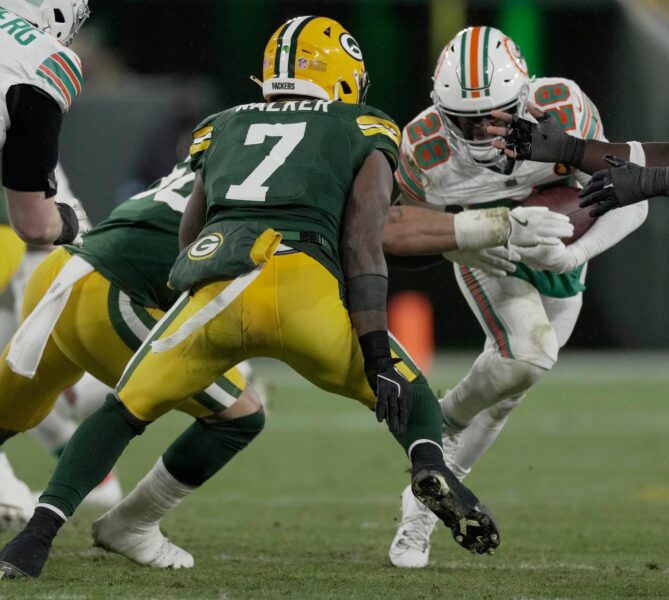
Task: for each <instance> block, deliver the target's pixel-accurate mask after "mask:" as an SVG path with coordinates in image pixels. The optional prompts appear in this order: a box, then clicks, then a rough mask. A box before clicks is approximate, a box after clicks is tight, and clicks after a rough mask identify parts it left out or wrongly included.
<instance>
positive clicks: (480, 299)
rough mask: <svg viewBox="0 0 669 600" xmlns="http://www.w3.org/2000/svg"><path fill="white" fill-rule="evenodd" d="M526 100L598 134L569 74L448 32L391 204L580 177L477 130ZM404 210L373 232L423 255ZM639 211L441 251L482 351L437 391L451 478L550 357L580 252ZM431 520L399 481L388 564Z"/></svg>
mask: <svg viewBox="0 0 669 600" xmlns="http://www.w3.org/2000/svg"><path fill="white" fill-rule="evenodd" d="M528 99H529V100H531V101H532V102H534V103H535V104H537V105H538V106H540V107H541V108H542V110H544V111H546V112H548V113H550V114H551V115H552V117H553V118H554V119H555V120H556V122H557V123H559V125H560V127H561V128H562V129H563V130H564V131H565V132H567V133H568V134H570V135H571V136H576V137H579V138H595V139H600V140H604V137H603V135H604V134H603V126H602V122H601V118H600V116H599V113H598V111H597V109H596V107H595V105H594V104H593V103H592V101H591V100H590V99H589V98H588V96H587V95H586V94H585V93H584V92H583V91H582V90H581V89H580V88H579V86H578V85H577V84H576V83H575V82H573V81H571V80H569V79H564V78H561V77H540V78H533V79H530V78H529V76H528V72H527V65H526V63H525V60H524V58H523V56H522V54H521V52H520V50H519V48H518V47H517V46H516V44H515V43H514V42H513V40H511V39H510V38H509V37H507V36H506V35H504V34H503V33H502V32H501V31H499V30H497V29H494V28H492V27H469V28H467V29H465V30H463V31H461V32H460V33H458V34H457V35H456V36H455V38H454V39H453V40H451V41H450V42H449V43H448V44H447V45H446V47H445V48H444V50H443V52H442V54H441V56H440V58H439V60H438V63H437V66H436V70H435V74H434V88H433V92H432V105H431V106H429V107H428V108H426V109H425V110H424V111H423V112H421V113H420V114H419V115H418V116H417V117H416V118H415V119H414V120H413V121H411V122H410V123H409V124H408V125H407V126H406V128H405V129H404V132H403V137H402V146H401V150H400V163H399V168H398V170H397V172H396V178H397V182H398V183H399V185H400V188H401V190H402V194H403V196H402V202H403V203H405V204H414V205H418V206H422V207H426V208H425V209H423V210H422V214H423V218H424V220H425V221H427V223H428V226H429V224H430V222H431V221H432V215H433V214H434V211H431V210H427V208H433V209H437V210H439V211H443V210H444V209H445V208H446V209H449V208H451V209H452V208H456V209H463V208H464V209H465V214H466V213H467V212H475V211H472V210H471V209H473V208H479V207H485V206H491V205H492V206H500V205H504V206H514V205H517V204H518V203H520V202H522V201H523V200H525V199H526V198H527V197H528V196H529V195H530V194H531V193H532V191H533V190H534V189H535V188H537V187H541V186H546V185H573V179H574V178H575V179H576V180H577V181H579V182H581V183H585V182H586V181H587V180H588V176H587V175H585V174H583V173H581V172H578V171H574V169H572V168H568V167H566V166H565V165H563V164H561V163H559V162H557V163H556V162H552V163H550V164H546V163H539V162H533V161H528V160H516V161H513V160H511V161H510V160H507V157H506V156H504V155H503V154H501V153H500V151H499V149H498V148H497V147H495V146H494V145H493V144H492V141H493V137H494V136H493V135H491V134H489V133H488V131H487V130H486V128H487V127H488V126H491V125H500V124H503V121H498V120H497V119H496V118H495V116H494V115H492V114H491V112H492V111H493V110H495V109H498V110H504V111H506V112H507V113H513V114H517V115H519V116H524V115H526V103H527V101H528ZM413 208H414V211H417V210H418V209H416V208H415V207H413ZM406 209H407V207H405V206H400V207H396V208H394V209H393V210H395V211H396V212H397V213H398V214H397V215H396V216H395V219H394V223H392V224H390V225H389V226H388V227H387V232H386V236H385V238H384V243H385V244H386V246H387V247H389V248H391V251H392V252H393V253H394V254H417V253H420V252H421V250H423V247H422V245H424V246H426V247H429V249H430V250H431V251H432V252H434V251H443V250H447V249H448V248H447V247H439V246H438V245H436V246H435V245H434V244H433V241H434V240H433V239H432V237H430V236H429V235H424V236H414V237H413V239H412V240H411V244H410V245H408V244H405V243H404V240H403V238H402V237H401V236H400V235H398V234H396V233H394V231H399V232H401V229H402V211H405V210H406ZM646 210H647V209H646V207H645V206H644V205H638V208H632V210H630V211H628V212H621V211H618V212H619V214H618V215H615V216H614V215H613V214H611V215H606V217H608V218H601V219H599V220H598V221H597V222H596V223H595V224H594V226H593V227H592V228H591V229H590V230H589V231H588V232H587V233H586V234H585V235H583V236H582V237H581V238H580V239H579V240H577V241H576V242H574V243H572V244H570V245H568V246H565V245H564V244H562V243H558V244H553V245H550V246H549V245H545V244H544V245H541V246H537V247H536V248H523V247H521V246H516V247H515V248H514V247H513V245H512V250H514V251H515V252H516V256H515V257H511V256H509V255H508V254H507V253H508V251H509V250H508V249H507V248H499V249H497V251H496V255H494V256H493V258H494V259H495V261H496V262H494V264H492V265H491V259H490V256H489V255H488V254H487V253H484V254H482V253H474V254H472V253H462V252H459V253H457V254H451V255H450V256H451V258H452V260H453V261H454V270H455V277H456V279H457V282H458V285H459V287H460V290H461V292H462V294H463V295H464V297H465V298H466V300H467V302H468V304H469V306H470V308H471V310H472V312H473V313H474V315H475V316H476V318H477V320H478V321H479V323H480V325H481V328H482V329H483V332H484V333H485V345H484V348H483V351H482V353H481V354H480V356H479V357H478V358H477V359H476V360H475V362H474V364H473V365H472V367H471V369H470V371H469V372H468V373H467V375H466V376H465V377H464V378H463V379H462V380H461V381H460V382H459V383H458V384H457V385H456V386H455V387H454V388H453V389H452V390H450V391H448V392H447V394H446V395H445V397H444V398H443V399H442V400H441V409H442V416H443V422H444V429H443V440H442V443H443V448H444V452H445V455H446V457H447V464H448V465H449V466H451V467H452V469H453V472H454V473H455V474H456V476H457V477H458V478H460V479H462V478H464V477H465V476H466V475H467V474H468V473H469V472H470V470H471V468H472V466H473V465H474V464H475V462H476V461H477V460H478V459H479V457H480V456H481V455H482V454H483V453H484V452H485V451H486V450H487V448H488V447H489V446H490V445H491V444H492V443H493V441H494V440H495V438H496V437H497V435H499V433H500V431H501V429H502V428H503V426H504V424H505V423H506V420H507V418H508V415H509V413H510V412H511V410H512V409H513V408H514V407H515V406H516V405H517V404H518V403H519V402H520V401H521V400H522V398H523V397H524V396H525V394H526V393H527V392H528V391H529V390H530V388H531V387H532V386H533V385H534V384H535V383H536V382H537V381H538V380H539V379H540V378H541V377H543V376H544V375H545V374H546V373H547V372H548V371H549V370H550V369H551V368H552V367H553V365H554V364H555V362H556V361H557V357H558V351H559V349H560V348H561V347H562V346H563V345H564V344H565V343H566V342H567V340H568V339H569V336H570V335H571V332H572V330H573V328H574V325H575V323H576V319H577V317H578V314H579V312H580V308H581V302H582V292H583V290H584V289H585V284H584V278H585V272H586V268H587V266H586V263H587V261H588V259H589V258H592V257H593V256H596V255H597V254H599V253H601V252H603V251H604V250H606V249H607V248H608V247H610V246H612V245H613V244H615V243H617V242H618V241H620V240H621V239H623V238H624V237H625V236H626V235H627V234H629V233H630V232H631V231H633V230H634V229H636V228H637V227H638V226H639V225H641V223H643V221H644V219H645V217H646ZM414 220H416V217H414ZM391 225H392V228H391ZM414 229H416V227H415V226H414ZM421 242H422V244H421ZM505 255H506V258H505ZM519 258H522V261H523V262H518V259H519ZM504 260H506V264H505V263H504ZM505 271H506V273H505ZM507 273H508V276H503V275H507ZM500 275H502V276H500ZM435 523H436V520H435V519H434V518H433V515H432V514H431V513H430V511H428V510H426V509H425V507H424V506H422V505H420V503H418V502H416V500H415V499H414V497H413V495H412V494H411V493H410V490H408V489H407V490H405V491H404V493H403V494H402V520H401V522H400V525H399V527H398V530H397V534H396V536H395V538H394V540H393V542H392V544H391V547H390V560H391V562H392V563H393V564H394V565H396V566H398V567H414V568H415V567H418V568H420V567H423V566H425V565H426V564H427V562H428V558H429V550H430V544H429V542H430V535H431V532H432V530H433V528H434V525H435Z"/></svg>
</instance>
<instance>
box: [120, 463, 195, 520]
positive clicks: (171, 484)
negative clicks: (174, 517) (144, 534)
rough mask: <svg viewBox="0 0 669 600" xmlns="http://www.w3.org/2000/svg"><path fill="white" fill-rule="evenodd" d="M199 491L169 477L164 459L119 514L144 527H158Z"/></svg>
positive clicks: (154, 467) (125, 500)
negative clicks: (185, 500) (161, 521)
mask: <svg viewBox="0 0 669 600" xmlns="http://www.w3.org/2000/svg"><path fill="white" fill-rule="evenodd" d="M196 489H197V488H194V487H191V486H188V485H184V484H183V483H180V482H179V481H177V480H176V479H175V478H174V477H172V475H170V474H169V472H168V471H167V469H166V468H165V464H164V463H163V458H162V456H161V457H160V458H159V459H158V461H157V462H156V464H155V465H154V466H153V468H152V469H151V470H150V471H149V472H148V473H147V474H146V476H145V477H144V479H142V480H141V481H140V482H139V483H138V484H137V485H136V486H135V489H134V490H132V492H130V493H129V494H128V495H127V496H126V497H125V498H124V499H123V500H122V501H121V502H119V504H117V505H116V507H115V508H114V510H115V511H118V513H119V514H120V515H121V516H122V517H123V518H124V519H128V520H131V521H133V522H134V523H135V524H136V525H140V526H143V527H147V528H149V527H154V526H156V525H157V524H158V522H159V521H160V519H162V518H163V517H164V516H165V515H166V514H168V513H169V512H170V511H172V510H173V509H174V508H175V507H176V506H177V505H178V504H179V502H181V501H182V500H183V499H184V498H185V497H186V496H188V495H189V494H191V493H192V492H193V491H195V490H196Z"/></svg>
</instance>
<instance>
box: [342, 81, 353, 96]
mask: <svg viewBox="0 0 669 600" xmlns="http://www.w3.org/2000/svg"><path fill="white" fill-rule="evenodd" d="M339 83H340V84H341V89H342V92H344V93H345V94H350V93H352V92H353V90H352V89H351V86H350V85H349V84H348V83H346V82H345V81H340V82H339Z"/></svg>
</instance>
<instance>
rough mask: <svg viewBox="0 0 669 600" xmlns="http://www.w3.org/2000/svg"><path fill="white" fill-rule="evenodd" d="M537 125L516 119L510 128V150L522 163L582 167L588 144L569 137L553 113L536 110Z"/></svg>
mask: <svg viewBox="0 0 669 600" xmlns="http://www.w3.org/2000/svg"><path fill="white" fill-rule="evenodd" d="M530 113H531V114H532V115H533V116H534V117H535V118H536V119H537V122H536V123H533V122H532V121H529V120H528V119H523V118H521V117H518V116H516V115H513V116H512V118H511V122H510V123H509V125H508V126H507V135H506V140H505V141H506V148H507V149H508V150H512V151H513V152H514V158H516V159H519V160H535V161H538V162H556V163H564V164H566V165H572V166H576V167H578V166H579V165H580V164H581V161H582V160H583V153H584V152H585V141H584V140H581V139H578V138H576V137H574V136H573V135H569V134H567V133H565V132H564V131H563V130H562V128H561V127H560V124H559V123H558V122H557V120H555V119H554V118H552V117H551V115H550V114H549V113H545V112H542V111H540V110H539V109H537V108H534V107H532V108H531V109H530Z"/></svg>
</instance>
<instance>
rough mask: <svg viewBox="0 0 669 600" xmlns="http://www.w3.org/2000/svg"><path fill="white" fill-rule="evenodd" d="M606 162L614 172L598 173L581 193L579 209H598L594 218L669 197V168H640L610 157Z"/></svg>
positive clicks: (595, 210)
mask: <svg viewBox="0 0 669 600" xmlns="http://www.w3.org/2000/svg"><path fill="white" fill-rule="evenodd" d="M604 160H606V162H608V163H609V164H610V165H611V166H612V167H614V168H612V169H603V170H601V171H597V172H596V173H595V174H594V175H593V176H592V179H590V181H589V182H588V184H587V185H586V186H585V187H584V188H583V189H582V190H581V191H580V192H579V193H578V195H579V197H580V198H582V200H581V202H580V204H579V206H593V207H594V208H593V209H592V210H591V211H590V215H591V216H593V217H599V216H601V215H603V214H604V213H606V212H608V211H610V210H612V209H614V208H620V207H622V206H627V205H628V204H634V203H635V202H641V201H643V200H645V199H646V198H652V197H653V196H661V195H665V194H667V193H669V168H666V167H662V168H658V167H640V166H639V165H636V164H634V163H631V162H629V161H627V160H622V159H620V158H616V157H615V156H611V155H609V154H607V155H606V156H605V157H604Z"/></svg>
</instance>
